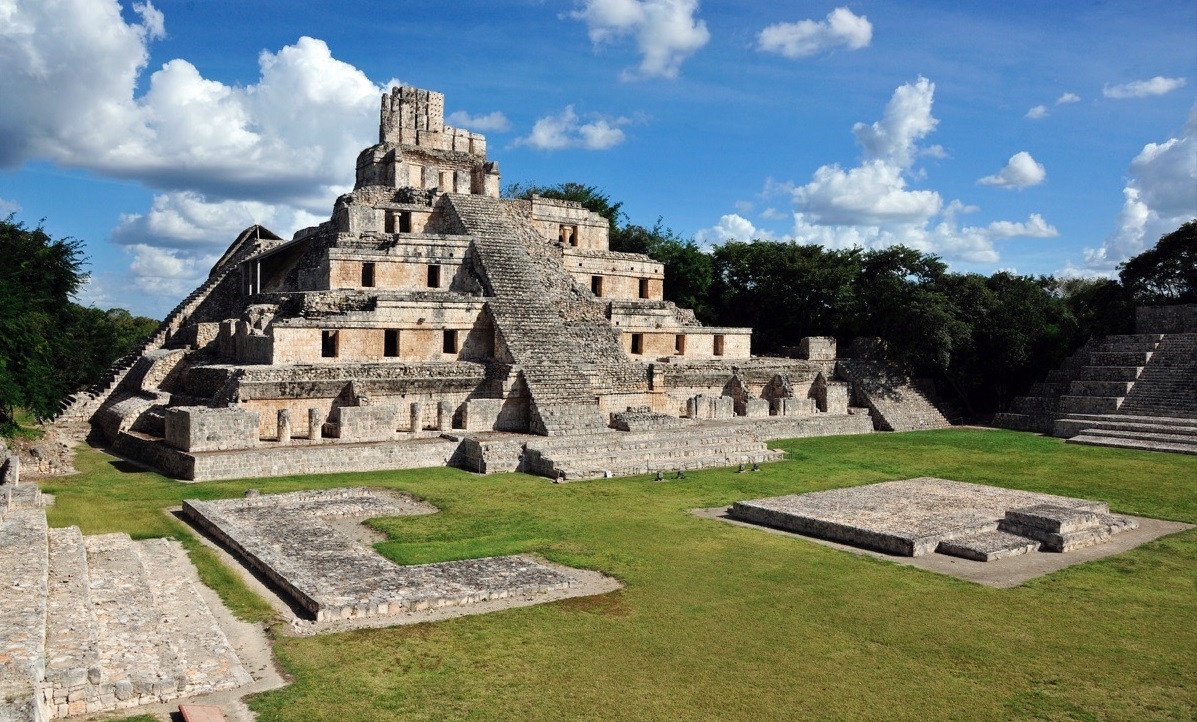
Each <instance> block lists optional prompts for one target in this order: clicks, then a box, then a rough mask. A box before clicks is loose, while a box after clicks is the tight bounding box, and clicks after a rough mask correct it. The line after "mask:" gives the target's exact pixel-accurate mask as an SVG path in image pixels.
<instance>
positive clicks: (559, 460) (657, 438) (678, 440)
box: [524, 425, 784, 481]
mask: <svg viewBox="0 0 1197 722" xmlns="http://www.w3.org/2000/svg"><path fill="white" fill-rule="evenodd" d="M783 455H784V454H783V452H781V451H773V450H770V449H769V448H768V447H767V446H766V445H765V443H764V442H762V441H760V440H759V439H758V438H757V436H756V435H755V434H754V433H753V431H752V429H751V428H750V427H748V426H747V425H745V427H744V428H743V429H736V428H734V427H728V426H724V425H718V426H711V427H701V426H696V427H686V428H679V429H669V430H661V431H644V432H613V433H607V434H586V435H578V436H571V437H567V438H548V439H545V440H536V441H530V442H528V445H527V447H526V451H525V455H524V465H525V470H526V471H528V472H529V473H533V474H539V475H541V476H547V477H549V478H553V479H562V480H565V481H572V480H575V479H596V478H601V477H604V476H607V475H611V476H628V475H631V474H649V473H652V472H655V471H666V472H668V471H674V470H676V469H687V470H693V469H704V468H710V467H721V466H736V465H737V464H753V463H758V462H763V461H776V460H778V459H780V458H781V457H782V456H783Z"/></svg>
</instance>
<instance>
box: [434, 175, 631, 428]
mask: <svg viewBox="0 0 1197 722" xmlns="http://www.w3.org/2000/svg"><path fill="white" fill-rule="evenodd" d="M450 198H451V202H452V206H453V209H454V211H455V212H456V214H457V216H458V218H459V219H460V221H461V223H462V225H463V226H464V229H463V230H464V231H465V232H468V233H470V234H471V235H473V236H475V239H474V250H475V252H476V253H477V259H478V261H479V264H478V265H479V270H480V271H481V273H482V274H483V275H484V277H485V280H486V283H487V285H488V287H489V288H488V290H489V295H491V296H493V298H492V299H491V300H490V301H489V302H488V306H489V307H490V311H491V315H492V316H493V318H494V321H495V325H496V326H497V327H498V332H499V334H500V336H501V337H502V340H503V342H504V343H505V344H506V346H507V350H508V352H509V353H510V354H511V357H512V359H513V360H514V362H515V365H516V366H518V367H519V368H520V370H521V371H522V372H523V376H524V382H525V383H526V384H527V385H528V391H529V393H530V395H531V398H532V412H533V425H534V428H533V430H534V431H536V432H538V433H543V434H546V435H550V436H554V435H561V434H569V433H579V432H583V433H602V432H604V431H606V430H607V424H606V422H605V421H604V420H603V418H602V416H601V414H600V413H599V408H598V405H597V404H596V403H595V393H594V389H593V387H592V386H591V385H590V381H589V379H588V377H587V375H585V374H584V369H583V372H579V360H581V361H582V362H583V364H584V363H585V359H586V358H589V357H595V356H601V355H603V354H604V353H605V354H608V355H609V354H610V353H611V352H615V353H618V354H619V355H623V352H622V350H621V349H619V348H618V346H617V345H616V346H613V347H612V348H603V349H601V350H600V349H590V348H586V345H587V344H586V343H585V342H584V341H583V342H579V339H577V338H576V334H575V333H574V332H572V331H571V329H570V328H568V327H567V326H566V324H565V323H564V321H563V320H562V309H560V308H558V306H557V303H556V300H555V299H557V298H560V297H562V296H563V295H567V294H569V293H570V292H571V291H572V286H573V281H572V278H570V277H569V274H567V273H566V272H565V270H564V269H563V268H561V266H560V263H559V262H558V263H556V264H554V263H552V262H551V259H548V258H538V257H537V256H538V255H541V254H537V253H535V252H536V251H537V250H540V249H541V247H546V248H547V245H548V244H547V242H546V241H545V240H544V239H543V238H541V237H540V236H539V235H537V234H536V233H535V231H534V230H533V229H532V228H530V227H529V226H528V225H527V224H526V223H521V222H520V220H521V219H519V218H517V217H515V216H514V214H513V211H512V210H511V209H510V208H508V207H507V205H509V204H505V203H504V202H503V201H500V200H498V199H495V198H489V197H486V196H477V195H470V196H450ZM550 289H553V291H552V292H550ZM588 340H589V341H590V342H591V343H602V342H603V341H604V340H605V339H601V338H594V339H588ZM607 341H608V345H611V341H610V340H607Z"/></svg>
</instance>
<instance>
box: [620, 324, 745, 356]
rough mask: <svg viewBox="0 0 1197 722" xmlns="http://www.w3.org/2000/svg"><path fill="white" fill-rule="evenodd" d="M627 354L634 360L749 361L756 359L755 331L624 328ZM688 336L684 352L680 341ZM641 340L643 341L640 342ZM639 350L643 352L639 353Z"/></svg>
mask: <svg viewBox="0 0 1197 722" xmlns="http://www.w3.org/2000/svg"><path fill="white" fill-rule="evenodd" d="M619 331H620V341H621V342H622V343H623V348H624V351H625V352H626V353H627V354H628V355H629V356H631V357H632V358H633V359H655V358H663V357H667V356H685V357H687V358H692V359H716V358H722V359H747V358H749V357H750V356H751V355H752V329H747V328H714V327H699V328H686V329H667V330H664V331H662V330H661V329H657V328H651V329H646V328H641V329H637V328H625V327H622V326H621V327H620V329H619ZM679 335H681V336H684V339H683V341H682V346H683V352H682V353H678V352H677V343H678V339H677V337H678V336H679ZM637 338H638V339H639V340H637ZM637 347H639V352H637Z"/></svg>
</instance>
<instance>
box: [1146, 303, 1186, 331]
mask: <svg viewBox="0 0 1197 722" xmlns="http://www.w3.org/2000/svg"><path fill="white" fill-rule="evenodd" d="M1135 330H1136V331H1137V332H1138V333H1197V303H1190V304H1185V305H1180V306H1139V307H1138V308H1136V309H1135Z"/></svg>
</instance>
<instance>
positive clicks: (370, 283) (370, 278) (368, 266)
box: [362, 263, 374, 288]
mask: <svg viewBox="0 0 1197 722" xmlns="http://www.w3.org/2000/svg"><path fill="white" fill-rule="evenodd" d="M373 287H374V264H373V263H363V264H362V288H373Z"/></svg>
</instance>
